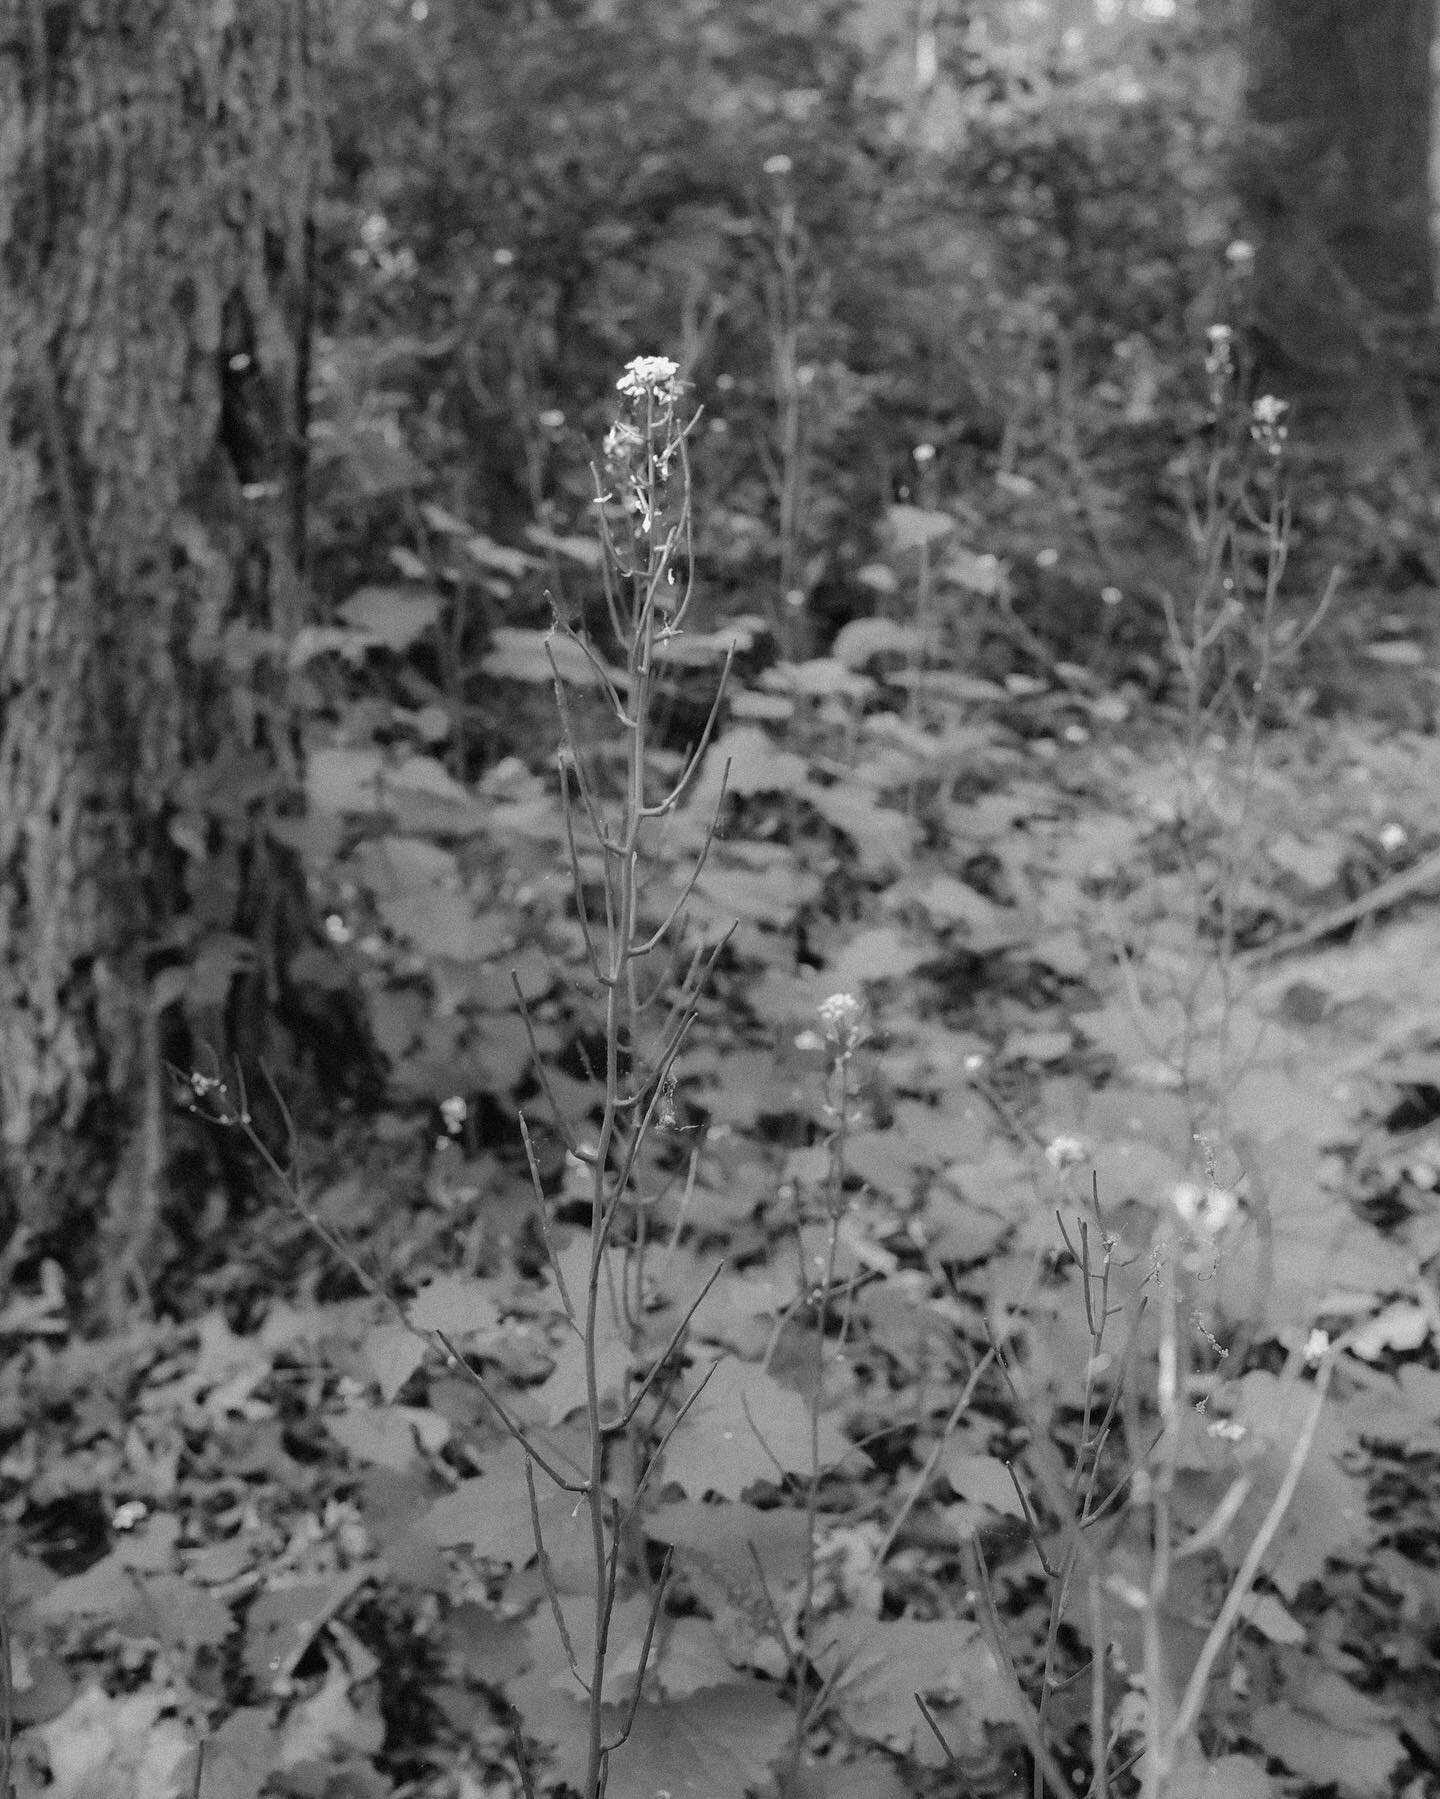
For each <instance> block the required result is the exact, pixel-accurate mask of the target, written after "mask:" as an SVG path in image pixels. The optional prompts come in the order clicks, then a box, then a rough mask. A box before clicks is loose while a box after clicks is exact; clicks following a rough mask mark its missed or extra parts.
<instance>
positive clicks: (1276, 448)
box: [1250, 394, 1290, 456]
mask: <svg viewBox="0 0 1440 1799" xmlns="http://www.w3.org/2000/svg"><path fill="white" fill-rule="evenodd" d="M1289 410H1290V408H1289V407H1288V406H1287V405H1286V403H1285V402H1284V400H1278V399H1276V397H1275V395H1274V394H1261V396H1260V398H1259V399H1258V400H1256V402H1255V404H1254V405H1253V406H1252V407H1251V408H1250V416H1251V418H1252V419H1253V420H1254V423H1253V424H1252V425H1251V427H1250V435H1251V436H1252V437H1253V438H1254V439H1255V441H1256V443H1258V444H1259V445H1260V447H1261V449H1263V450H1264V451H1265V453H1266V455H1268V456H1279V455H1280V453H1281V452H1282V451H1283V449H1284V448H1285V439H1286V436H1287V435H1288V433H1287V430H1286V426H1285V415H1286V413H1288V412H1289Z"/></svg>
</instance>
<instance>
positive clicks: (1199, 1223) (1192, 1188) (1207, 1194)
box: [1170, 1181, 1240, 1237]
mask: <svg viewBox="0 0 1440 1799" xmlns="http://www.w3.org/2000/svg"><path fill="white" fill-rule="evenodd" d="M1170 1203H1171V1205H1172V1206H1174V1208H1175V1210H1176V1211H1177V1212H1178V1213H1179V1214H1180V1217H1181V1218H1182V1220H1183V1221H1184V1222H1185V1223H1186V1224H1187V1225H1188V1226H1189V1227H1190V1229H1191V1230H1193V1231H1195V1232H1196V1233H1197V1234H1198V1235H1200V1236H1203V1237H1218V1236H1219V1235H1220V1233H1221V1231H1223V1230H1224V1229H1225V1226H1226V1225H1227V1224H1229V1223H1230V1221H1231V1219H1232V1218H1234V1216H1235V1214H1236V1213H1237V1212H1238V1211H1239V1210H1240V1201H1239V1198H1238V1197H1237V1195H1236V1194H1235V1193H1234V1192H1233V1191H1232V1190H1231V1189H1230V1188H1228V1187H1221V1186H1218V1185H1217V1184H1216V1183H1215V1182H1213V1181H1212V1182H1210V1183H1209V1184H1208V1185H1207V1186H1204V1187H1202V1186H1200V1185H1199V1183H1198V1182H1196V1181H1180V1182H1179V1183H1178V1184H1177V1185H1176V1186H1175V1187H1174V1189H1173V1190H1172V1191H1171V1194H1170Z"/></svg>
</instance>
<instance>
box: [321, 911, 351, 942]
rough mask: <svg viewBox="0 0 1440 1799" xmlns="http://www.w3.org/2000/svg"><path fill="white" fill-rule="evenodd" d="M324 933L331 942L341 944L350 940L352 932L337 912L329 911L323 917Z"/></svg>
mask: <svg viewBox="0 0 1440 1799" xmlns="http://www.w3.org/2000/svg"><path fill="white" fill-rule="evenodd" d="M325 935H326V936H327V937H328V938H329V939H330V941H331V942H332V943H334V944H339V945H343V944H346V943H348V942H349V941H350V939H351V937H352V936H353V935H354V933H353V932H352V931H351V929H350V927H349V925H348V924H346V922H345V920H344V919H343V918H342V917H341V916H340V914H339V913H338V912H331V913H329V914H327V916H326V919H325Z"/></svg>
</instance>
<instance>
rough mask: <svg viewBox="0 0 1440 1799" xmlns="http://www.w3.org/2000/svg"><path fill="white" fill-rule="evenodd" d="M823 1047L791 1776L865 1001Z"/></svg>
mask: <svg viewBox="0 0 1440 1799" xmlns="http://www.w3.org/2000/svg"><path fill="white" fill-rule="evenodd" d="M820 1018H821V1022H822V1024H823V1025H824V1028H825V1041H826V1045H827V1047H828V1049H829V1052H830V1066H829V1069H828V1071H827V1076H826V1080H827V1094H826V1105H825V1110H826V1115H827V1117H828V1119H829V1122H830V1127H831V1128H830V1134H829V1139H828V1144H827V1149H828V1159H827V1164H826V1171H825V1192H824V1204H825V1216H826V1224H827V1228H826V1233H825V1253H824V1261H823V1265H822V1267H821V1271H820V1280H819V1284H818V1286H813V1287H812V1286H811V1285H810V1270H809V1267H808V1265H807V1264H806V1261H805V1252H804V1245H803V1240H802V1243H801V1304H802V1305H803V1304H804V1303H806V1302H807V1301H809V1302H810V1303H811V1304H812V1305H813V1307H814V1314H815V1318H814V1337H813V1343H814V1362H813V1366H812V1369H811V1379H810V1388H809V1395H808V1397H809V1413H810V1416H809V1424H810V1466H809V1469H808V1471H807V1475H806V1482H805V1565H804V1570H803V1573H802V1575H801V1585H800V1603H799V1606H798V1608H797V1612H796V1618H795V1648H794V1651H793V1652H792V1654H791V1657H790V1659H791V1664H792V1675H793V1678H794V1682H795V1706H794V1728H793V1732H792V1736H791V1747H790V1776H791V1781H792V1782H793V1781H794V1780H796V1779H797V1778H798V1776H799V1771H800V1763H801V1758H802V1756H803V1754H804V1749H805V1730H806V1726H807V1725H808V1723H809V1721H810V1718H811V1716H812V1715H813V1712H814V1710H815V1706H814V1705H813V1704H812V1702H811V1698H810V1692H809V1676H810V1670H811V1660H810V1638H811V1635H812V1632H813V1629H814V1622H815V1589H816V1572H817V1566H816V1564H817V1560H818V1556H819V1530H820V1487H821V1482H822V1480H823V1478H824V1474H825V1467H824V1463H823V1462H822V1459H821V1454H820V1424H821V1414H822V1412H823V1410H824V1403H825V1373H826V1362H827V1355H826V1338H827V1336H828V1335H829V1330H830V1317H831V1312H830V1297H831V1294H832V1293H833V1291H834V1287H835V1269H836V1265H837V1262H838V1259H839V1250H840V1224H841V1220H842V1219H843V1218H844V1215H845V1153H846V1146H847V1143H848V1140H849V1133H850V1124H851V1117H850V1111H851V1099H852V1095H853V1091H854V1089H853V1085H852V1081H853V1066H852V1065H853V1062H854V1058H855V1053H856V1051H857V1050H858V1049H859V1048H860V1045H861V1044H862V1043H863V1042H864V1041H865V1035H866V1033H865V1027H864V1025H863V1023H862V1015H861V1007H860V1004H859V1002H858V1001H857V1000H856V999H854V998H853V997H852V996H851V995H850V994H848V993H837V994H833V995H832V996H831V997H830V998H829V999H827V1000H826V1001H825V1002H824V1004H823V1005H822V1006H821V1007H820Z"/></svg>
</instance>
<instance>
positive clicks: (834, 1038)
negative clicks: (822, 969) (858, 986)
mask: <svg viewBox="0 0 1440 1799" xmlns="http://www.w3.org/2000/svg"><path fill="white" fill-rule="evenodd" d="M819 1010H820V1022H821V1024H822V1025H824V1027H825V1036H826V1038H827V1040H828V1041H829V1042H830V1043H831V1044H833V1045H835V1046H836V1047H838V1048H839V1049H842V1050H846V1051H848V1050H852V1049H854V1048H855V1047H856V1046H857V1045H858V1044H859V1043H860V1042H861V1040H862V1039H863V1038H864V1035H865V1028H864V1016H865V1008H864V1007H863V1006H862V1005H861V1003H860V1001H859V1000H858V999H856V997H855V995H854V994H853V993H832V994H831V995H830V997H829V999H825V1000H821V1002H820V1008H819Z"/></svg>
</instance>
